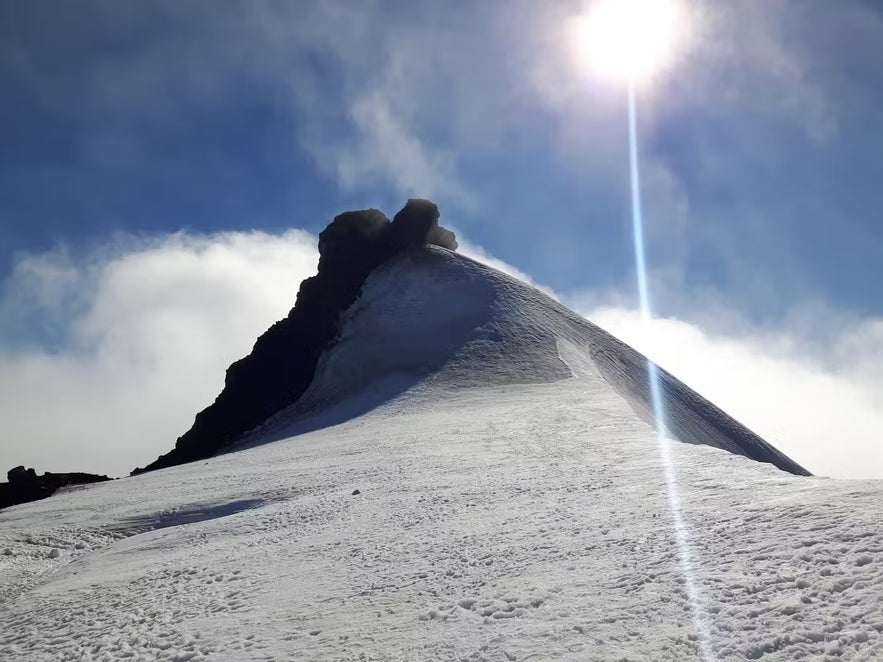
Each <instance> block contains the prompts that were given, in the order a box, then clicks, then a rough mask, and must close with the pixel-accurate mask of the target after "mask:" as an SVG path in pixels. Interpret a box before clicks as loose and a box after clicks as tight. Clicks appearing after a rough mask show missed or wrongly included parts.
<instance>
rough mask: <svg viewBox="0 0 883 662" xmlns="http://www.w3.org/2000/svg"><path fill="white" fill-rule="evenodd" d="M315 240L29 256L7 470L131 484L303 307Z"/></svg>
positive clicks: (12, 365) (14, 321) (8, 386)
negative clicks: (273, 330)
mask: <svg viewBox="0 0 883 662" xmlns="http://www.w3.org/2000/svg"><path fill="white" fill-rule="evenodd" d="M315 245H316V239H315V238H314V237H312V236H310V235H309V234H307V233H305V232H301V231H290V232H287V233H285V234H283V235H278V236H274V235H267V234H263V233H260V232H251V233H228V234H216V235H211V236H189V235H185V234H177V235H172V236H168V237H164V238H162V239H156V240H153V241H150V242H143V241H136V240H132V239H129V240H127V241H124V242H121V243H119V242H118V243H116V244H114V245H113V246H110V247H104V248H103V249H101V250H99V251H95V252H93V253H91V254H89V255H85V256H81V257H79V258H73V257H71V256H70V255H69V254H67V253H65V252H64V251H55V252H52V253H48V254H43V255H31V256H24V257H22V258H20V259H19V261H18V262H17V264H16V267H15V270H14V272H13V274H12V275H11V276H10V278H9V280H8V281H7V282H6V283H5V287H4V294H3V297H2V300H0V311H2V312H3V317H4V327H3V329H2V331H3V336H4V337H3V338H2V341H3V342H2V347H3V349H2V350H0V420H2V427H3V434H4V442H3V445H2V447H0V467H4V466H5V467H6V468H8V467H11V466H13V465H16V464H27V465H29V466H35V467H36V468H37V469H38V470H49V471H92V472H99V473H109V474H111V475H120V474H124V473H127V472H128V471H130V470H131V469H132V468H134V467H135V466H136V465H143V464H145V463H146V462H147V461H149V460H152V459H154V458H155V457H156V456H157V455H159V454H160V453H163V452H166V451H167V450H169V449H170V448H171V447H172V445H173V444H174V441H175V439H176V438H177V437H178V436H179V435H181V434H182V433H184V432H185V431H186V430H187V429H188V428H189V427H190V425H191V424H192V422H193V417H194V415H195V414H196V412H197V411H199V410H201V409H202V408H204V407H205V406H207V405H208V404H210V403H211V402H212V400H213V399H214V397H215V396H216V395H217V394H218V393H219V392H220V390H221V388H222V386H223V380H224V371H225V369H226V367H227V366H228V365H229V364H230V363H232V362H233V361H234V360H236V359H238V358H241V357H242V356H244V355H246V354H248V353H249V352H250V351H251V347H252V345H253V343H254V341H255V339H256V338H257V336H258V335H260V334H261V333H262V332H263V331H265V330H266V329H267V327H269V326H270V324H272V323H273V322H274V321H276V320H278V319H280V318H282V317H284V316H285V315H286V314H287V312H288V310H289V309H290V308H291V307H292V306H293V304H294V300H295V296H296V293H297V289H298V286H299V284H300V282H301V280H303V279H304V278H305V277H307V276H309V275H311V274H312V273H314V272H315V268H316V264H317V260H318V255H317V252H316V250H315V248H314V247H315ZM23 330H31V331H38V332H41V333H43V334H44V335H45V336H46V338H44V339H42V342H41V343H27V342H26V340H27V338H23V337H22V335H21V333H22V331H23ZM46 347H49V349H46Z"/></svg>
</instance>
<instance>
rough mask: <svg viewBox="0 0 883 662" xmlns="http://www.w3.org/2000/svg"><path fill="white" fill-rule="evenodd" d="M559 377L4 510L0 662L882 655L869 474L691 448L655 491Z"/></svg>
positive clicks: (659, 475)
mask: <svg viewBox="0 0 883 662" xmlns="http://www.w3.org/2000/svg"><path fill="white" fill-rule="evenodd" d="M563 354H564V355H565V356H566V352H563ZM573 365H574V366H576V367H577V369H575V370H574V371H575V372H577V373H578V374H579V376H577V377H574V378H569V379H564V380H559V381H553V382H539V383H533V384H516V383H506V384H500V385H484V386H474V387H472V388H465V389H453V388H450V389H446V390H445V389H443V388H438V389H431V390H424V391H422V392H420V393H416V394H415V393H414V392H406V393H402V394H400V395H399V396H398V397H396V398H394V399H392V400H389V401H387V402H386V403H384V404H382V405H381V406H379V407H376V408H374V409H373V410H371V411H370V412H368V413H366V414H364V415H361V416H358V417H355V418H351V419H350V420H348V421H346V422H344V423H342V424H340V425H337V426H334V427H328V428H324V429H320V430H316V431H313V432H310V433H307V434H304V435H302V436H299V437H295V438H292V439H284V440H280V441H278V442H274V443H264V444H261V445H259V446H257V447H254V448H251V449H248V450H243V451H240V452H235V453H228V454H225V455H221V456H218V457H215V458H213V459H211V460H207V461H204V462H194V463H190V464H186V465H182V466H179V467H173V468H170V469H165V470H163V471H158V472H151V473H148V474H143V475H141V476H137V477H134V478H127V479H123V480H117V481H112V482H110V483H103V484H100V485H96V486H90V487H88V488H84V489H80V490H77V491H72V492H68V493H66V494H64V495H63V497H62V496H58V495H57V496H54V497H52V498H49V499H46V500H45V501H41V502H37V503H33V504H27V505H24V506H16V507H13V508H11V509H8V510H6V511H4V512H2V513H0V621H2V623H3V628H0V659H9V660H37V661H41V660H81V659H82V660H101V659H123V658H125V659H135V660H225V661H226V660H231V661H232V660H268V659H276V660H287V659H298V660H299V659H310V660H359V659H365V660H446V659H466V660H476V661H481V660H488V661H491V660H494V661H495V660H538V659H540V660H543V659H554V660H573V661H584V660H617V659H629V660H654V661H666V660H672V661H675V660H676V661H678V662H681V661H684V660H698V659H703V656H702V646H701V644H702V643H703V642H705V644H706V648H707V649H708V650H709V651H710V653H711V654H710V655H706V656H705V659H716V660H738V659H759V658H761V657H762V656H763V657H764V659H771V660H777V661H781V660H807V659H813V657H816V658H817V659H847V660H872V659H879V658H880V656H881V655H883V637H881V633H883V609H881V601H880V597H881V593H880V586H881V581H883V572H881V567H883V531H881V529H880V526H879V521H880V518H881V515H883V512H881V504H883V485H881V484H880V483H879V482H870V481H866V482H859V481H835V480H827V479H818V478H802V477H795V476H792V475H790V474H788V473H785V472H782V471H779V470H778V469H776V468H775V467H773V466H772V465H770V464H764V463H759V462H755V461H753V460H749V459H747V458H744V457H741V456H738V455H734V454H732V453H728V452H725V451H721V450H719V449H715V448H711V447H708V446H694V445H687V444H680V443H671V444H669V445H668V447H667V448H666V452H667V455H668V459H669V460H670V463H671V465H673V466H674V467H675V476H676V480H675V481H674V482H673V483H672V482H669V481H668V480H667V476H668V469H667V462H666V461H665V460H664V458H665V455H664V454H663V453H661V452H660V451H661V450H662V448H661V447H660V445H659V443H658V442H657V439H656V434H655V432H654V431H653V430H652V429H651V428H650V426H648V425H647V424H646V423H644V422H642V421H641V420H640V419H639V418H638V417H636V416H635V414H634V412H633V410H632V409H631V407H630V406H629V405H628V403H626V401H625V400H624V399H623V398H622V397H620V396H619V395H618V394H617V393H616V392H615V391H614V390H612V389H610V388H609V386H607V385H606V383H605V382H603V381H602V380H599V379H598V378H597V377H596V376H593V375H591V374H587V373H580V371H579V369H578V368H579V366H578V365H577V363H576V362H574V363H573ZM355 490H359V492H360V493H359V494H353V492H354V491H355ZM672 491H674V492H675V493H676V494H677V495H678V496H679V502H680V503H679V508H678V509H673V505H672V500H671V498H670V497H671V492H672ZM678 522H679V523H680V525H681V529H682V530H681V529H679V527H678V525H677V523H678ZM679 531H680V533H681V534H683V535H679ZM684 539H685V540H684ZM685 546H686V548H687V549H688V552H689V557H690V559H691V563H690V564H687V566H686V567H687V569H685V564H684V563H682V561H681V558H682V551H683V549H684V547H685ZM4 550H8V551H7V552H6V553H2V552H4ZM688 577H689V578H690V583H691V584H692V586H693V587H694V588H695V590H694V591H693V594H695V595H696V596H698V598H697V599H696V603H697V606H694V600H691V592H690V591H688V590H687V587H688V584H687V578H688ZM694 611H695V613H696V618H694V616H693V614H694ZM706 636H707V638H706Z"/></svg>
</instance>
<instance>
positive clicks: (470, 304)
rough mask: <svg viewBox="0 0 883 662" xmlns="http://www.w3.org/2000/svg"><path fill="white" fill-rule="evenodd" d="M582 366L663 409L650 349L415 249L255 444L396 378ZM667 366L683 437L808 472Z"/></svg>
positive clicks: (566, 371) (370, 285)
mask: <svg viewBox="0 0 883 662" xmlns="http://www.w3.org/2000/svg"><path fill="white" fill-rule="evenodd" d="M574 372H579V373H581V374H583V375H584V376H593V377H594V378H595V379H599V380H601V381H602V382H605V383H607V384H609V387H611V388H613V389H614V390H615V391H616V392H617V393H618V394H619V395H620V396H621V397H623V398H625V400H626V401H628V402H629V403H630V404H631V405H632V407H633V408H634V409H635V411H636V413H637V414H638V415H639V416H640V417H641V418H642V419H643V420H645V421H652V420H653V413H652V406H651V405H650V389H649V386H648V376H647V375H648V373H647V360H646V358H644V357H643V356H642V355H641V354H639V353H638V352H636V351H635V350H633V349H631V348H630V347H629V346H628V345H625V344H624V343H622V342H620V341H619V340H617V339H616V338H614V337H613V336H611V335H610V334H609V333H607V332H606V331H604V330H603V329H601V328H599V327H597V326H595V325H594V324H592V323H591V322H588V321H586V320H585V319H584V318H582V317H580V316H578V315H576V314H575V313H573V312H572V311H570V310H568V309H567V308H565V307H564V306H562V305H561V304H559V303H558V302H556V301H554V300H552V299H551V298H550V297H548V296H546V295H545V294H543V293H541V292H539V291H538V290H536V289H534V288H532V287H530V286H529V285H526V284H525V283H522V282H521V281H518V280H516V279H514V278H511V277H509V276H507V275H505V274H503V273H500V272H499V271H496V270H495V269H492V268H491V267H488V266H485V265H483V264H480V263H478V262H475V261H474V260H471V259H469V258H467V257H464V256H462V255H458V254H456V253H453V252H451V251H447V250H444V249H441V248H437V247H433V246H425V247H420V248H414V249H411V250H410V251H408V252H407V253H405V254H403V255H401V256H399V257H397V258H396V259H394V260H391V261H390V262H389V263H387V264H384V265H383V266H381V267H379V268H378V269H377V270H375V272H373V273H372V274H371V275H370V276H369V277H368V279H367V280H366V282H365V285H364V286H363V289H362V293H361V295H360V297H359V298H358V300H356V302H355V303H354V304H353V305H352V307H351V308H350V309H349V310H347V312H346V313H345V314H344V316H343V318H342V321H341V328H340V331H339V335H338V338H337V340H336V341H335V344H334V345H333V346H332V347H330V348H329V349H328V350H327V351H326V352H325V353H324V354H323V356H322V357H321V358H320V359H319V362H318V366H317V368H316V373H315V376H314V378H313V382H312V383H311V385H310V386H309V388H308V389H307V390H306V392H305V393H304V395H303V396H302V398H301V400H300V401H299V402H298V403H297V404H296V405H294V406H293V407H291V408H289V409H288V410H287V411H285V412H283V413H282V414H280V415H278V416H277V417H276V419H275V420H274V421H272V422H271V423H270V424H268V425H265V426H262V427H261V428H260V429H259V430H258V431H256V432H255V433H253V434H252V435H251V436H250V437H249V438H247V439H246V442H245V443H255V442H259V441H260V440H261V439H263V438H265V437H266V435H268V434H270V430H271V429H273V430H275V429H277V428H278V430H279V431H278V432H274V433H273V434H275V435H276V436H278V435H279V434H282V435H283V436H288V435H290V434H291V433H293V432H297V431H298V430H299V429H306V428H304V426H305V425H306V426H307V427H309V426H310V424H309V421H308V420H305V419H308V418H309V416H310V414H315V413H317V412H318V413H319V420H320V423H321V424H325V423H327V422H329V421H333V420H334V419H333V418H330V417H329V415H328V413H327V412H325V413H324V414H323V413H322V412H323V411H325V410H326V409H327V408H328V407H329V406H331V405H334V404H336V403H340V402H341V401H342V400H344V399H345V398H346V397H347V396H352V395H354V394H357V393H365V392H366V391H367V392H371V391H375V392H376V393H377V394H378V397H377V398H376V400H377V402H381V401H382V400H383V398H384V397H386V396H387V395H388V393H387V391H388V390H389V388H390V385H391V383H393V382H394V384H395V385H396V386H393V389H392V392H395V389H396V388H398V387H401V388H407V387H414V386H417V387H418V389H417V390H418V391H427V392H434V391H436V390H438V389H443V390H449V389H455V388H464V387H474V386H478V385H481V386H487V385H495V384H513V383H521V384H524V383H535V382H552V381H556V380H561V379H566V378H569V377H571V376H572V375H573V374H574ZM659 374H660V376H661V381H662V389H661V390H662V395H663V400H664V411H665V412H666V414H667V418H666V421H665V423H666V426H667V429H668V430H669V432H670V433H671V434H672V435H673V436H674V437H675V438H677V439H679V440H681V441H684V442H688V443H693V444H706V445H709V446H714V447H716V448H721V449H723V450H727V451H729V452H731V453H736V454H738V455H744V456H746V457H749V458H752V459H755V460H758V461H761V462H770V463H772V464H774V465H775V466H777V467H779V468H780V469H782V470H784V471H788V472H790V473H794V474H798V475H808V472H807V471H806V470H805V469H803V467H801V466H800V465H798V464H797V463H796V462H794V461H793V460H791V459H790V458H788V457H786V456H785V455H784V454H782V453H781V452H779V451H778V450H777V449H776V448H774V447H773V446H771V445H770V444H768V443H767V442H766V441H764V440H763V439H761V438H760V437H759V436H757V435H756V434H754V433H753V432H751V431H750V430H748V429H747V428H745V427H744V426H743V425H741V424H740V423H738V422H737V421H735V420H733V419H732V418H730V417H729V416H727V415H726V414H725V413H724V412H722V411H721V410H720V409H718V408H717V407H715V406H714V405H713V404H711V403H710V402H708V401H707V400H705V399H704V398H702V397H701V396H700V395H698V394H697V393H695V392H693V391H692V390H690V389H689V388H688V387H686V386H685V385H684V384H682V383H681V382H679V381H678V380H677V379H675V378H674V377H672V376H671V375H669V374H668V373H666V372H665V371H664V370H660V371H659ZM391 380H392V382H391ZM422 382H425V383H423V384H422V385H421V383H422ZM377 383H380V385H379V386H378V385H377ZM362 403H364V396H363V397H362ZM375 404H376V403H375ZM363 409H364V406H363ZM345 411H346V408H345V407H344V408H342V409H341V412H345ZM355 411H356V413H361V411H362V410H359V409H358V408H357V409H356V410H355ZM284 422H287V423H284ZM298 426H300V427H298ZM313 427H315V425H313Z"/></svg>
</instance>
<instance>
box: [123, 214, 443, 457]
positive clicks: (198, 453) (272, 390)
mask: <svg viewBox="0 0 883 662" xmlns="http://www.w3.org/2000/svg"><path fill="white" fill-rule="evenodd" d="M426 244H431V245H435V246H439V247H441V248H445V249H448V250H456V248H457V240H456V237H455V236H454V233H453V232H451V231H450V230H447V229H445V228H443V227H441V226H440V225H439V211H438V207H437V206H436V205H435V204H433V203H432V202H430V201H429V200H422V199H416V198H415V199H410V200H408V202H407V204H406V205H405V206H404V208H403V209H402V210H401V211H399V212H398V213H397V214H396V215H395V217H394V218H393V220H392V221H390V220H389V219H388V218H387V217H386V215H385V214H384V213H383V212H381V211H380V210H378V209H363V210H359V211H348V212H344V213H342V214H339V215H338V216H336V217H335V218H334V220H333V221H332V222H331V223H330V224H329V225H328V227H326V228H325V229H324V230H323V231H322V232H321V234H320V235H319V266H318V273H317V274H316V275H315V276H312V277H310V278H307V279H306V280H304V281H303V282H302V283H301V286H300V290H299V291H298V294H297V301H296V303H295V306H294V308H292V309H291V311H290V312H289V313H288V316H287V317H286V318H285V319H283V320H280V321H278V322H276V323H275V324H273V326H271V327H270V328H269V329H268V330H267V331H266V332H265V333H264V334H263V335H262V336H261V337H260V338H258V339H257V341H256V342H255V345H254V348H253V349H252V352H251V354H249V355H248V356H246V357H245V358H243V359H240V360H239V361H236V362H235V363H233V364H232V365H231V366H230V367H229V368H228V369H227V376H226V379H225V383H224V389H223V390H222V391H221V393H220V394H219V395H218V397H217V398H216V400H215V402H214V403H213V404H211V405H210V406H209V407H207V408H206V409H204V410H203V411H202V412H200V413H199V414H197V415H196V420H195V421H194V423H193V426H192V427H191V428H190V430H188V431H187V432H186V433H185V434H183V435H182V436H181V437H179V438H178V440H177V442H176V444H175V448H174V449H172V450H171V451H170V452H168V453H166V454H165V455H161V456H160V457H159V458H157V459H156V460H155V461H154V462H152V463H150V464H149V465H147V466H146V467H143V468H140V467H139V468H136V469H135V470H134V471H133V472H132V473H133V474H138V473H142V472H144V471H151V470H153V469H161V468H164V467H169V466H174V465H176V464H182V463H184V462H192V461H194V460H198V459H202V458H206V457H210V456H211V455H214V454H215V453H216V452H218V451H220V450H222V449H223V448H225V447H226V446H228V445H229V444H230V443H231V442H233V441H235V440H236V439H237V438H239V437H240V436H241V435H242V434H244V433H245V432H247V431H249V430H251V429H252V428H254V427H255V426H257V425H259V424H261V423H262V422H264V421H265V420H266V419H267V418H269V417H270V416H272V415H273V414H275V413H276V412H278V411H280V410H281V409H283V408H285V407H287V406H288V405H291V404H292V403H294V402H296V401H297V399H298V398H299V397H300V396H301V395H302V394H303V392H304V391H305V390H306V389H307V387H308V386H309V385H310V382H311V381H312V379H313V374H314V372H315V370H316V364H317V362H318V360H319V357H320V356H321V355H322V352H323V351H325V349H326V348H327V347H328V346H329V345H330V344H331V342H332V341H333V340H334V338H335V337H336V335H337V333H338V328H339V320H340V316H341V313H342V312H343V311H344V310H346V309H347V308H348V307H349V306H350V305H351V304H352V303H353V302H354V301H355V300H356V298H357V297H358V296H359V292H360V291H361V288H362V284H363V283H364V282H365V279H366V278H367V277H368V275H369V274H370V273H371V272H372V271H373V270H374V269H376V268H377V267H378V266H380V265H382V264H383V263H385V262H387V261H389V260H390V259H391V258H393V257H394V256H396V255H398V254H399V253H401V252H403V251H405V250H407V249H409V248H413V247H415V246H422V245H426Z"/></svg>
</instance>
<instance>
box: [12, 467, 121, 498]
mask: <svg viewBox="0 0 883 662" xmlns="http://www.w3.org/2000/svg"><path fill="white" fill-rule="evenodd" d="M6 477H7V478H8V479H9V482H8V483H0V508H6V507H7V506H14V505H16V504H19V503H27V502H29V501H37V500H39V499H45V498H46V497H48V496H52V494H54V493H55V491H56V490H58V489H59V488H61V487H66V486H68V485H84V484H88V483H98V482H101V481H105V480H110V478H108V477H107V476H99V475H96V474H87V473H62V474H54V473H50V472H48V471H47V472H46V473H44V474H43V475H42V476H38V475H37V472H36V471H34V470H33V469H25V468H24V467H23V466H19V467H14V468H13V469H10V470H9V471H8V472H7V473H6Z"/></svg>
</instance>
